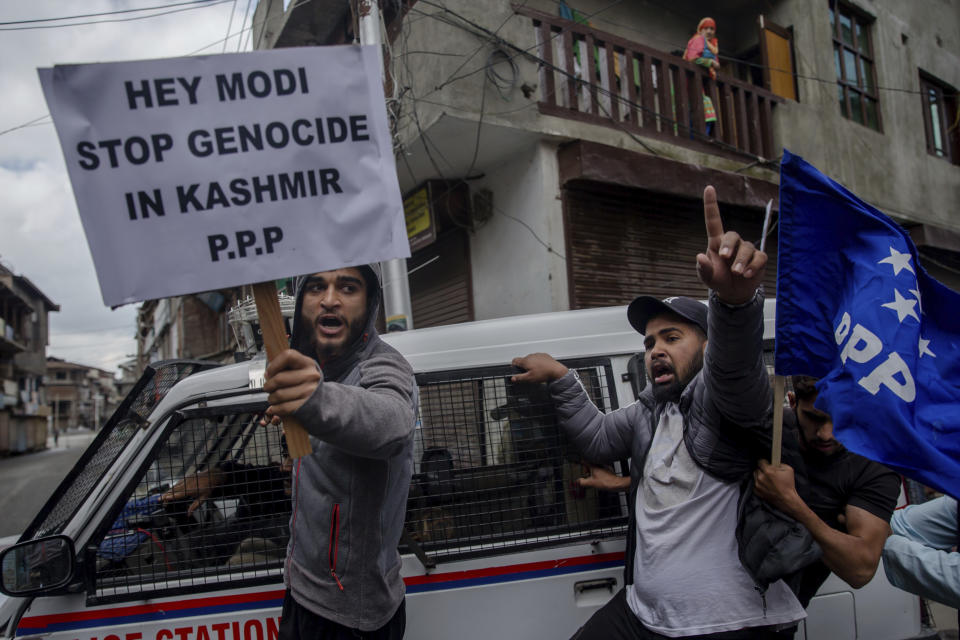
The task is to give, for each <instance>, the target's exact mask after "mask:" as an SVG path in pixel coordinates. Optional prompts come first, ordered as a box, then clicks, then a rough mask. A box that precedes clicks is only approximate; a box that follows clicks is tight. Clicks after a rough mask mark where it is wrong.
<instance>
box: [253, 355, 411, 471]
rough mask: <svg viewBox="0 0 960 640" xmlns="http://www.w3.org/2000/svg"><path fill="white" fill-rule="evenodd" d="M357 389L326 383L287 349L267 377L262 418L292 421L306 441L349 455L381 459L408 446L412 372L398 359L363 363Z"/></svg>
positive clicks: (305, 360) (381, 358)
mask: <svg viewBox="0 0 960 640" xmlns="http://www.w3.org/2000/svg"><path fill="white" fill-rule="evenodd" d="M360 366H361V367H363V369H362V373H361V380H360V384H359V385H357V386H353V385H344V384H339V383H336V382H326V381H324V380H323V374H322V373H321V372H320V369H319V368H318V367H317V364H316V362H315V361H314V360H313V359H311V358H308V357H307V356H304V355H303V354H301V353H299V352H297V351H295V350H293V349H287V350H286V351H283V352H282V353H281V354H280V355H279V356H277V357H276V358H274V359H273V360H272V361H271V362H270V364H269V366H268V367H267V371H266V378H267V382H266V384H264V386H263V389H264V391H266V392H267V393H269V394H270V395H269V396H268V401H269V402H270V407H269V408H268V409H267V412H266V413H267V415H268V416H270V417H273V416H279V417H280V418H283V417H284V416H287V415H293V416H294V417H295V418H297V419H298V420H299V421H300V423H301V424H302V425H303V427H304V429H306V430H307V431H308V432H309V433H310V435H312V436H315V437H317V438H320V439H321V440H323V441H325V442H329V443H330V444H332V445H334V446H336V447H339V448H341V449H343V450H344V451H347V452H349V453H352V454H354V455H358V456H363V457H367V458H377V459H385V458H388V457H390V456H391V455H393V454H394V453H395V452H396V451H397V450H399V449H400V448H402V447H403V446H404V445H405V443H406V442H407V441H408V440H409V438H410V434H411V433H412V432H413V429H414V424H415V421H416V408H415V406H416V403H415V401H414V397H415V394H416V389H415V387H416V385H415V382H414V377H413V370H412V369H411V368H410V366H409V364H407V363H406V361H405V360H402V358H400V357H399V356H390V355H381V356H375V357H373V358H370V359H369V360H366V361H364V362H363V363H362V364H361V365H360Z"/></svg>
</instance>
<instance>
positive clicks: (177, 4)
mask: <svg viewBox="0 0 960 640" xmlns="http://www.w3.org/2000/svg"><path fill="white" fill-rule="evenodd" d="M209 2H210V0H188V1H187V2H174V3H172V4H163V5H157V6H153V7H140V8H138V9H116V10H114V11H102V12H100V13H81V14H78V15H75V16H60V17H57V18H32V19H29V20H8V21H6V22H0V26H9V25H16V24H33V23H36V22H59V21H62V20H79V19H80V18H98V17H100V16H112V15H118V14H121V13H137V12H139V11H153V10H155V9H169V8H171V7H182V6H184V5H191V4H207V3H209Z"/></svg>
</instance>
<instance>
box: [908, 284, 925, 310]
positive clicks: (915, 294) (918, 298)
mask: <svg viewBox="0 0 960 640" xmlns="http://www.w3.org/2000/svg"><path fill="white" fill-rule="evenodd" d="M910 293H912V294H913V297H914V298H916V299H917V306H918V308H919V309H920V313H923V300H921V299H920V292H919V291H917V290H916V289H910Z"/></svg>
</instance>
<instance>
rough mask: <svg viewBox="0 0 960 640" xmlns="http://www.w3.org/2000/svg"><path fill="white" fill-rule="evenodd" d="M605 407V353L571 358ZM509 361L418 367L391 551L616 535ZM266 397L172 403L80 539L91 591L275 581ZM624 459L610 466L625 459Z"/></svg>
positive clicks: (280, 477)
mask: <svg viewBox="0 0 960 640" xmlns="http://www.w3.org/2000/svg"><path fill="white" fill-rule="evenodd" d="M565 364H567V365H568V366H570V367H572V368H575V369H576V370H577V371H578V372H579V374H580V377H581V380H582V381H583V384H584V386H585V387H586V388H587V392H588V394H589V395H590V397H591V399H592V400H593V402H594V403H595V404H596V405H597V407H598V408H600V409H601V410H602V411H609V410H611V409H616V408H617V401H616V397H615V395H613V394H612V373H611V367H610V363H609V360H605V359H603V360H601V359H593V360H578V361H568V362H566V363H565ZM514 373H516V371H515V370H513V369H511V368H510V367H507V366H501V367H490V368H483V369H470V370H460V371H450V372H441V373H431V374H421V375H418V376H417V383H418V385H419V387H420V415H419V420H418V424H417V428H416V432H415V440H414V456H415V457H414V474H413V478H412V480H411V485H410V494H409V501H408V504H407V514H406V525H405V526H406V535H405V536H404V540H403V541H402V543H401V552H403V553H407V552H414V553H419V554H421V555H422V554H424V553H426V554H428V555H430V556H431V557H433V558H437V559H440V558H443V559H453V558H461V557H469V556H479V555H490V554H496V553H498V552H502V551H503V550H520V549H523V548H531V547H534V546H542V545H543V544H544V543H548V544H553V543H556V542H560V541H569V540H582V539H596V538H599V537H606V536H613V535H622V533H623V531H624V529H625V527H626V521H627V517H626V513H627V512H626V504H625V502H624V498H623V496H622V495H621V494H614V493H609V492H601V491H597V490H595V489H585V488H583V487H581V486H580V485H579V484H578V483H577V478H579V477H581V476H584V475H586V469H585V467H584V466H583V464H582V463H583V460H582V459H581V457H580V454H579V453H578V452H577V451H576V450H575V449H574V448H573V447H572V445H571V444H570V443H569V442H568V441H567V439H566V438H565V437H564V435H563V432H562V430H561V429H560V427H559V425H558V423H557V417H556V414H555V410H554V406H553V402H552V400H551V398H550V394H549V392H548V390H547V388H546V385H531V384H517V383H513V382H511V381H510V377H511V376H512V375H513V374H514ZM265 409H266V404H265V403H256V404H250V405H242V406H233V407H218V408H215V409H214V408H201V409H191V410H185V411H179V412H176V413H174V414H173V415H171V416H170V417H169V418H167V419H166V420H167V421H166V424H161V425H160V427H159V428H161V429H162V430H163V435H162V437H161V438H160V440H159V441H158V444H157V445H156V446H155V448H154V450H153V451H152V452H151V455H150V457H149V460H148V461H147V462H146V463H145V465H144V468H143V469H142V470H141V472H140V473H139V474H138V476H137V477H136V478H135V480H134V481H133V482H132V483H131V484H130V486H129V488H128V489H127V491H126V492H125V494H124V499H123V500H120V501H118V503H117V504H116V505H115V506H114V508H113V509H112V510H111V512H110V514H109V516H108V517H107V518H106V519H105V521H104V522H102V523H101V526H100V528H99V530H98V532H97V533H96V534H95V535H94V537H93V539H92V544H90V545H88V547H87V551H86V553H87V557H86V559H85V560H86V561H85V566H86V567H87V571H88V572H89V574H88V601H89V602H90V603H91V604H95V603H104V602H115V601H123V600H131V599H138V598H143V597H144V594H149V597H161V596H163V595H167V594H171V593H177V594H183V593H190V592H198V591H208V590H211V589H222V588H227V587H234V586H237V585H238V583H240V582H243V583H245V584H250V583H255V582H277V581H279V579H280V575H281V571H282V567H283V560H284V557H285V553H286V546H287V541H288V539H289V519H290V478H291V474H290V471H291V466H292V464H291V461H290V459H289V456H288V455H287V452H286V450H285V447H284V443H283V439H282V437H281V430H280V428H279V427H277V426H273V425H269V426H265V427H264V426H261V425H260V417H261V415H262V412H263V411H264V410H265ZM626 468H627V467H626V462H621V463H620V471H626Z"/></svg>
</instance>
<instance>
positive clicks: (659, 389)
mask: <svg viewBox="0 0 960 640" xmlns="http://www.w3.org/2000/svg"><path fill="white" fill-rule="evenodd" d="M702 368H703V351H701V350H699V349H698V350H697V351H696V353H694V356H693V359H692V360H691V361H690V366H689V368H688V369H687V371H686V372H685V375H684V376H683V378H681V377H680V376H679V375H678V373H677V370H676V368H675V367H671V370H672V372H673V380H672V381H670V382H668V383H667V384H654V385H653V399H654V400H655V401H657V402H658V403H659V402H679V401H680V394H682V393H683V390H684V389H686V388H687V384H689V382H690V381H691V380H693V377H694V376H696V375H697V374H698V373H699V372H700V369H702Z"/></svg>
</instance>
